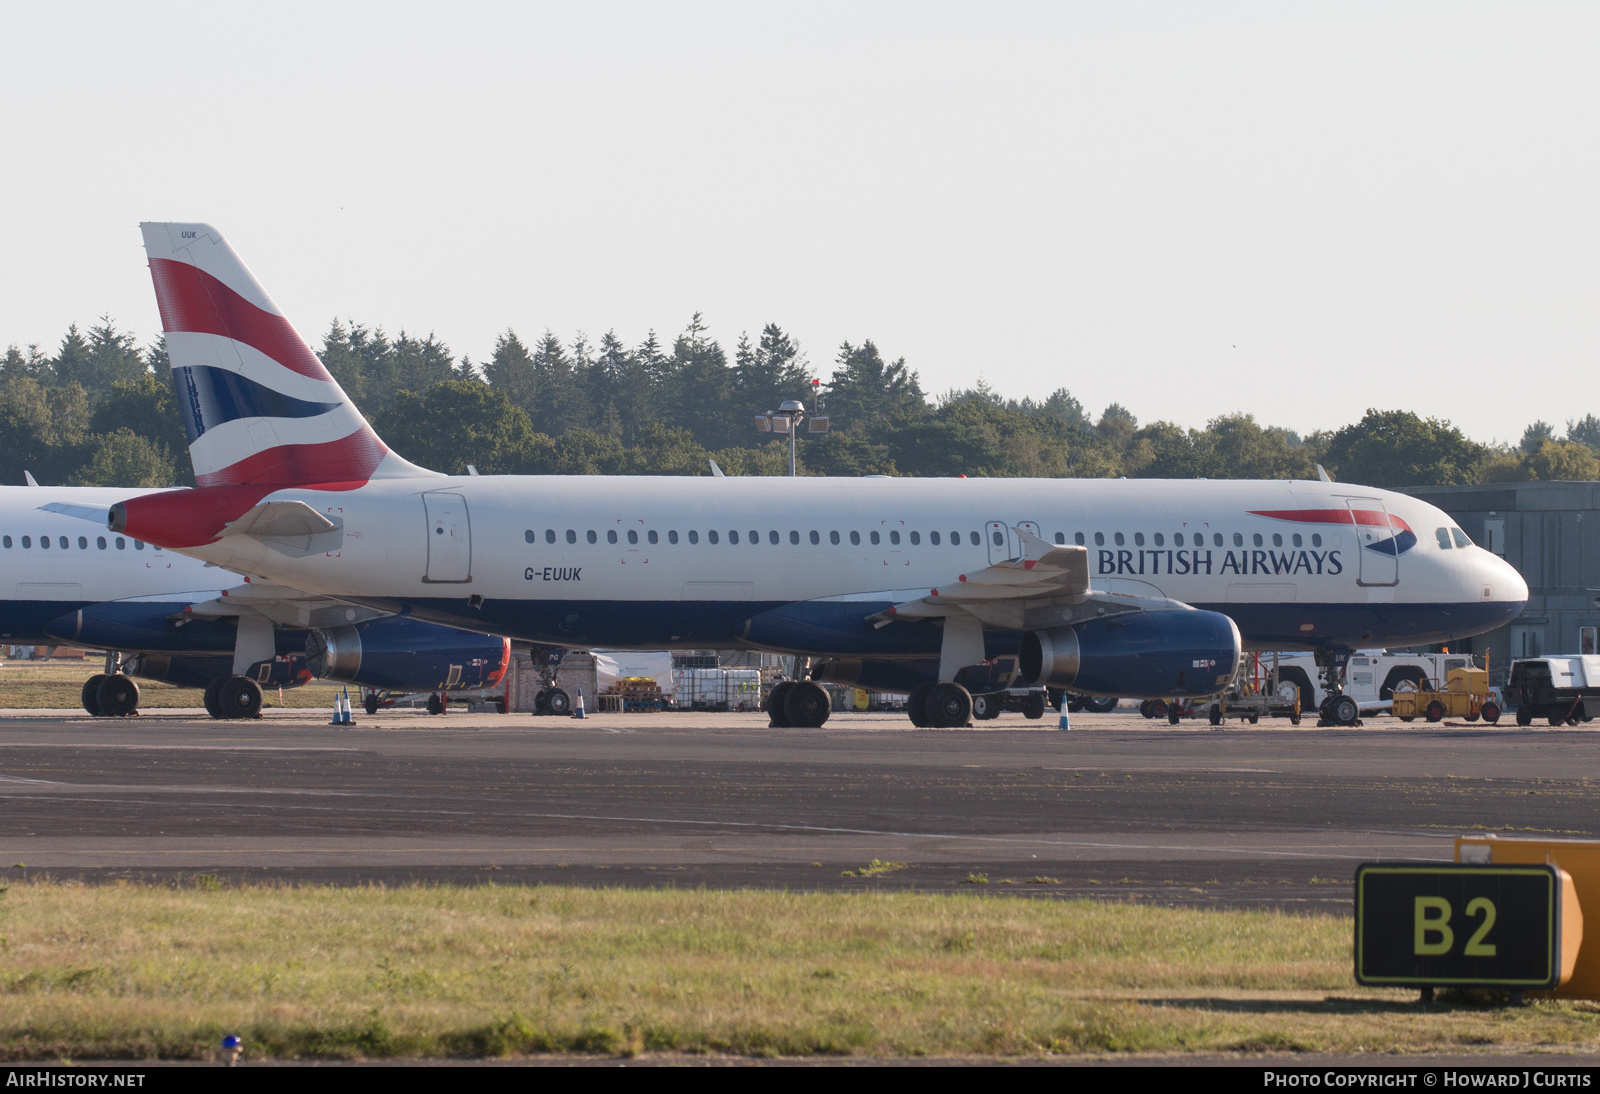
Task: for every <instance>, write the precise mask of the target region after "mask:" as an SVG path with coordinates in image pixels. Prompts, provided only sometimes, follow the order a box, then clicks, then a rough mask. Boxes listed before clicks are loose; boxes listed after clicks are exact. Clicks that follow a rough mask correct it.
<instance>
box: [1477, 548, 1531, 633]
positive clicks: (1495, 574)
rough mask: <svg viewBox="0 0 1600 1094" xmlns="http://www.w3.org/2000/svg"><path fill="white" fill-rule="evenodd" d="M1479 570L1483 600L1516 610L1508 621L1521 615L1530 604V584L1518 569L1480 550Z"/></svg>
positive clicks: (1498, 557) (1497, 556) (1478, 575)
mask: <svg viewBox="0 0 1600 1094" xmlns="http://www.w3.org/2000/svg"><path fill="white" fill-rule="evenodd" d="M1479 555H1480V556H1481V557H1480V558H1479V559H1478V565H1477V566H1476V567H1475V569H1476V570H1477V578H1478V583H1479V584H1480V585H1482V587H1483V599H1484V600H1485V601H1490V602H1493V603H1496V604H1504V605H1505V606H1506V607H1507V608H1508V609H1511V608H1515V610H1514V611H1512V613H1511V615H1509V616H1507V618H1508V619H1510V618H1515V617H1516V616H1517V615H1519V614H1521V612H1522V609H1523V607H1524V606H1525V605H1526V604H1527V603H1528V583H1527V582H1526V581H1524V580H1523V579H1522V575H1521V574H1519V573H1517V570H1516V567H1514V566H1512V565H1511V563H1509V562H1507V561H1506V560H1505V559H1503V558H1501V557H1500V556H1499V555H1492V554H1490V553H1489V552H1488V551H1485V550H1482V549H1481V548H1480V549H1479Z"/></svg>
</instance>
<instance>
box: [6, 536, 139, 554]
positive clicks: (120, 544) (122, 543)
mask: <svg viewBox="0 0 1600 1094" xmlns="http://www.w3.org/2000/svg"><path fill="white" fill-rule="evenodd" d="M22 545H23V546H24V547H26V546H27V545H28V539H27V537H26V536H24V537H23V539H22ZM127 547H128V541H127V540H125V539H123V538H122V537H121V536H118V537H117V550H119V551H123V550H126V549H127Z"/></svg>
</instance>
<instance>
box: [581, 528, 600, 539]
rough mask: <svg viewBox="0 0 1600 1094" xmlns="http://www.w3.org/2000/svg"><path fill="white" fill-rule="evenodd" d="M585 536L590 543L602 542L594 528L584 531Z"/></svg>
mask: <svg viewBox="0 0 1600 1094" xmlns="http://www.w3.org/2000/svg"><path fill="white" fill-rule="evenodd" d="M584 538H585V539H587V540H588V541H589V542H590V543H599V542H600V537H599V536H598V535H596V534H595V531H594V529H593V528H591V529H589V530H588V532H586V533H584Z"/></svg>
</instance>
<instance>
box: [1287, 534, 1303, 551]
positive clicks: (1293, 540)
mask: <svg viewBox="0 0 1600 1094" xmlns="http://www.w3.org/2000/svg"><path fill="white" fill-rule="evenodd" d="M1289 542H1291V543H1293V544H1294V545H1295V546H1296V547H1299V546H1300V545H1301V542H1302V541H1301V539H1300V533H1299V532H1296V533H1295V534H1294V536H1293V537H1292V538H1291V539H1290V541H1289Z"/></svg>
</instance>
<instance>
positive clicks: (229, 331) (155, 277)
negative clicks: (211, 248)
mask: <svg viewBox="0 0 1600 1094" xmlns="http://www.w3.org/2000/svg"><path fill="white" fill-rule="evenodd" d="M150 279H151V280H152V281H153V282H155V287H156V306H157V307H159V308H160V309H161V328H162V330H164V331H166V332H167V333H168V334H174V333H187V334H219V335H221V336H222V337H224V338H233V339H235V340H237V341H240V342H243V343H244V344H245V345H247V346H252V347H254V348H255V349H258V350H260V351H261V352H262V353H264V354H266V355H267V356H268V357H270V358H272V359H273V360H274V361H276V362H278V364H280V365H282V366H283V367H284V368H287V369H290V370H292V371H294V372H298V373H299V374H300V375H302V376H309V377H311V378H312V379H313V380H332V379H333V377H332V376H329V375H328V370H327V369H325V368H323V367H322V362H320V361H318V360H317V355H316V354H314V353H312V352H311V347H309V346H307V345H306V343H305V340H304V339H303V338H301V337H300V335H299V334H298V333H297V332H296V331H295V329H294V327H293V326H292V325H291V324H290V323H289V321H288V320H287V319H285V318H284V317H283V316H281V315H273V314H272V313H271V312H269V311H263V310H262V309H260V308H258V307H256V306H255V305H254V304H252V303H250V301H248V300H246V299H245V298H244V297H242V296H240V295H239V294H238V293H236V292H234V291H233V290H232V289H230V288H229V287H228V286H227V285H225V284H223V283H222V282H221V281H218V280H217V279H216V278H215V277H212V276H211V275H210V274H208V273H206V272H205V271H204V270H202V269H200V268H199V267H198V266H191V265H189V264H188V263H187V262H178V261H176V260H175V259H171V258H152V259H151V260H150Z"/></svg>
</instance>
